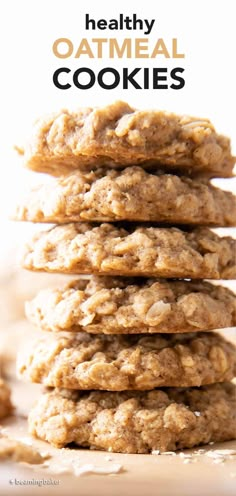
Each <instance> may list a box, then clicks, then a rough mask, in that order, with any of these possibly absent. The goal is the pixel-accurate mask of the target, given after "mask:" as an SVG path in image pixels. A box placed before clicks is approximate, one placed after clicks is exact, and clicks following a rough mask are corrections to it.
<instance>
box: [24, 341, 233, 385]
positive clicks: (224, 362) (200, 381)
mask: <svg viewBox="0 0 236 496" xmlns="http://www.w3.org/2000/svg"><path fill="white" fill-rule="evenodd" d="M17 368H18V373H19V377H20V378H24V379H26V380H27V379H28V380H30V381H32V382H37V383H42V384H44V385H45V386H50V387H59V388H68V389H85V390H88V389H90V390H92V389H103V390H108V391H125V390H128V389H129V390H148V389H153V388H155V387H170V386H175V387H178V386H180V387H189V386H201V385H204V384H213V383H215V382H225V381H229V380H231V379H233V377H234V376H235V375H236V348H235V346H234V345H233V344H232V343H230V342H228V341H226V340H225V339H224V338H223V337H222V336H220V335H219V334H216V333H213V332H211V333H200V334H195V333H192V334H191V333H190V334H166V335H165V336H163V335H161V334H155V335H153V336H146V335H141V336H140V335H138V334H136V335H132V336H106V335H97V336H93V335H90V334H88V333H82V332H81V333H77V334H74V333H72V334H69V333H67V335H66V336H63V335H62V334H61V335H60V334H57V335H51V334H47V335H46V336H44V337H42V338H41V339H39V340H37V341H36V342H34V341H33V343H31V344H30V345H29V346H28V347H27V346H25V348H24V349H23V350H22V352H21V353H19V358H18V366H17Z"/></svg>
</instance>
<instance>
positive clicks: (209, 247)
mask: <svg viewBox="0 0 236 496" xmlns="http://www.w3.org/2000/svg"><path fill="white" fill-rule="evenodd" d="M235 254H236V241H235V240H233V239H232V238H230V237H222V238H221V237H219V236H217V235H216V234H215V233H213V232H212V231H210V230H209V229H207V228H196V229H194V230H191V231H183V230H180V229H177V228H157V227H147V226H145V227H143V226H128V227H127V228H121V227H117V226H115V225H112V224H101V225H100V226H94V225H93V224H87V223H79V224H65V225H62V226H56V227H53V228H52V229H50V230H48V231H43V232H39V233H37V234H36V235H35V236H34V237H33V239H32V241H31V242H29V243H28V245H26V249H25V254H24V258H23V266H24V267H25V268H26V269H29V270H38V271H47V272H61V273H70V274H73V273H74V274H91V273H93V274H99V275H122V276H145V277H146V276H147V277H167V278H173V277H174V278H191V279H201V278H202V279H204V278H206V279H234V278H236V256H235Z"/></svg>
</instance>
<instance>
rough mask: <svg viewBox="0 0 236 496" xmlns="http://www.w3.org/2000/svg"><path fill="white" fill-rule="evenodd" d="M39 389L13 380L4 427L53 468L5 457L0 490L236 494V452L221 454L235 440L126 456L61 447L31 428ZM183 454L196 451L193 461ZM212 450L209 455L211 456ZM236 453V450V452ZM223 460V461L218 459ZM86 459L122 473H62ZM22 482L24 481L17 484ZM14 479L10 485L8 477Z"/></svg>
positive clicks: (104, 495)
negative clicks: (36, 435) (46, 457)
mask: <svg viewBox="0 0 236 496" xmlns="http://www.w3.org/2000/svg"><path fill="white" fill-rule="evenodd" d="M39 392H40V387H39V386H34V385H28V384H27V385H25V384H23V385H22V384H17V385H15V384H13V400H14V404H15V405H17V409H16V415H15V416H13V417H11V418H9V419H5V421H2V426H3V428H4V431H5V432H6V433H7V434H8V435H10V436H12V437H14V438H17V439H19V440H22V441H25V442H32V443H33V446H34V447H36V448H38V449H39V450H40V452H47V453H49V454H50V455H51V456H52V458H51V460H50V461H49V462H48V463H49V466H48V467H44V468H42V467H40V466H39V465H38V466H31V465H28V464H23V463H13V462H4V463H1V465H0V487H1V491H0V492H1V494H4V496H5V495H6V496H8V495H11V494H19V495H32V496H33V495H38V494H41V495H42V494H49V495H50V494H57V495H58V496H62V495H63V496H65V495H68V496H70V495H71V496H75V495H76V496H78V495H81V496H92V495H96V496H121V495H123V494H124V495H126V496H131V495H132V496H133V495H135V496H152V495H153V496H154V495H155V496H159V495H160V496H203V495H204V496H218V495H219V496H235V495H236V456H234V455H231V456H224V458H222V455H221V456H220V455H219V456H218V455H217V453H218V451H217V450H219V452H220V453H221V454H222V450H225V449H227V450H229V449H230V450H236V441H233V442H227V443H221V444H218V445H214V446H212V445H211V446H207V447H206V446H205V447H201V450H203V449H204V453H201V451H200V453H199V449H195V450H185V451H184V452H182V454H179V453H178V454H177V455H123V454H117V453H111V454H108V453H105V452H100V451H99V452H98V451H89V450H84V449H73V450H72V449H65V450H57V449H55V448H52V447H51V446H50V445H48V444H47V443H44V442H42V441H40V440H36V439H32V438H31V437H30V436H29V435H28V432H27V420H26V415H27V412H28V409H29V408H30V406H31V404H32V403H33V402H34V400H35V398H36V397H37V395H38V394H39ZM183 453H185V455H186V454H191V458H189V459H188V460H189V461H186V460H187V458H185V457H184V455H183ZM209 454H210V456H209ZM235 454H236V451H235ZM217 460H218V461H217ZM73 463H75V464H76V466H77V467H82V468H83V467H84V466H87V464H89V465H91V464H92V467H93V468H95V470H96V469H99V470H103V471H109V470H111V471H112V470H113V468H114V467H115V468H117V465H121V466H122V469H121V470H122V471H121V473H118V474H115V475H114V474H112V475H108V474H107V475H100V474H87V475H85V474H84V475H80V476H75V475H73V473H72V470H70V473H58V472H60V471H61V470H64V468H65V464H66V466H67V467H68V466H69V467H72V464H73ZM15 479H16V480H17V481H19V480H20V481H21V484H19V483H18V484H16V482H15ZM33 479H34V481H40V480H47V481H50V479H51V480H54V481H56V482H57V484H56V485H54V486H53V485H48V484H47V485H44V486H42V487H38V486H37V485H36V482H35V485H25V484H23V483H22V481H25V480H31V481H32V480H33ZM10 480H11V481H13V483H12V484H10V482H9V481H10Z"/></svg>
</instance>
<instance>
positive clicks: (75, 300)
mask: <svg viewBox="0 0 236 496" xmlns="http://www.w3.org/2000/svg"><path fill="white" fill-rule="evenodd" d="M26 315H27V318H28V319H29V321H30V322H32V323H33V324H35V325H36V326H37V327H39V328H41V329H45V330H47V331H54V332H57V331H71V332H80V331H87V332H90V333H93V334H99V333H101V334H138V333H150V334H151V333H158V332H161V333H172V332H180V333H183V332H189V331H204V330H205V331H207V330H211V329H220V328H224V327H232V326H234V325H235V326H236V296H235V295H234V293H232V292H231V291H230V290H229V289H227V288H224V287H222V286H215V285H213V284H210V283H207V282H202V281H171V280H169V281H168V280H164V279H139V278H133V279H132V278H130V279H129V278H119V277H117V278H114V277H105V276H104V277H99V276H97V277H96V276H93V277H91V278H89V279H87V280H86V279H77V280H75V281H72V282H70V283H69V284H67V285H65V286H64V287H63V286H62V287H60V288H52V289H50V288H49V289H45V290H42V291H40V292H39V293H38V294H37V295H36V297H35V298H34V299H33V300H31V301H28V302H27V303H26Z"/></svg>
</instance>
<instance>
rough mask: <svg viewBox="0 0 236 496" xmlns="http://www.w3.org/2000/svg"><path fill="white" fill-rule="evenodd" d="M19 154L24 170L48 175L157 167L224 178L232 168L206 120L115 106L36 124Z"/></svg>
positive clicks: (225, 142) (225, 144)
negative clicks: (129, 167)
mask: <svg viewBox="0 0 236 496" xmlns="http://www.w3.org/2000/svg"><path fill="white" fill-rule="evenodd" d="M24 155H25V163H26V165H27V167H29V168H30V169H33V170H36V171H40V172H47V173H51V174H54V175H61V174H64V173H66V172H68V171H71V170H75V169H81V168H84V167H87V168H88V167H90V168H94V167H99V166H112V167H118V168H120V167H122V168H123V167H125V166H126V165H142V166H143V167H150V166H153V165H155V166H157V165H161V167H162V168H163V169H165V170H178V169H179V170H181V171H182V172H183V173H185V174H191V173H208V174H209V175H211V176H216V177H221V176H222V177H229V176H231V175H232V169H233V166H234V163H235V159H234V157H232V154H231V148H230V140H229V139H228V138H226V137H225V136H222V135H219V134H217V133H216V131H215V129H214V127H213V126H212V124H211V122H210V121H209V120H208V119H199V118H194V117H189V116H185V115H183V116H178V115H175V114H173V113H169V112H165V111H159V110H157V111H155V110H135V109H133V108H131V107H130V106H129V105H128V104H127V103H124V102H119V101H118V102H115V103H113V104H112V105H108V106H106V107H101V108H94V109H93V108H81V109H78V111H77V112H70V111H69V110H62V111H60V112H58V113H56V114H53V115H51V116H48V117H46V118H43V119H41V120H39V121H38V122H37V123H36V126H35V130H34V133H33V136H32V139H31V141H30V143H29V145H28V146H26V149H25V151H24Z"/></svg>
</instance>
